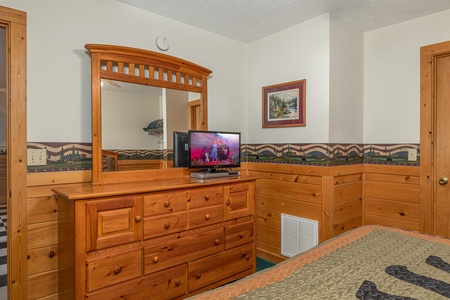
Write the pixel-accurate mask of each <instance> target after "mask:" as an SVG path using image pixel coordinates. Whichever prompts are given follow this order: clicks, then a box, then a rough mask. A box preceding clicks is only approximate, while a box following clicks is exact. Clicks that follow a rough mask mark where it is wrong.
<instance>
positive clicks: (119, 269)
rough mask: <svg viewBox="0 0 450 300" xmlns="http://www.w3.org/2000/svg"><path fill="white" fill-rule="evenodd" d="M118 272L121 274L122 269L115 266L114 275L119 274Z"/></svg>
mask: <svg viewBox="0 0 450 300" xmlns="http://www.w3.org/2000/svg"><path fill="white" fill-rule="evenodd" d="M120 272H122V267H121V266H117V267H115V268H114V274H116V275H117V274H119V273H120Z"/></svg>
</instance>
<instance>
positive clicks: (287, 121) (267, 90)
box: [262, 79, 306, 128]
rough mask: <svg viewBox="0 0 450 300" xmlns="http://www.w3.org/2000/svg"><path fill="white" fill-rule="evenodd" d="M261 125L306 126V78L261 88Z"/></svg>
mask: <svg viewBox="0 0 450 300" xmlns="http://www.w3.org/2000/svg"><path fill="white" fill-rule="evenodd" d="M262 115H263V120H262V127H263V128H276V127H294V126H306V79H302V80H297V81H291V82H286V83H281V84H276V85H270V86H265V87H263V88H262Z"/></svg>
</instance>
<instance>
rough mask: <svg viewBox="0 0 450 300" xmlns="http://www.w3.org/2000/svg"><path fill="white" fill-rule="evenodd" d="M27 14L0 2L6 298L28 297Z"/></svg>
mask: <svg viewBox="0 0 450 300" xmlns="http://www.w3.org/2000/svg"><path fill="white" fill-rule="evenodd" d="M26 21H27V16H26V13H25V12H22V11H18V10H14V9H10V8H7V7H3V6H0V26H2V27H4V28H6V31H7V34H6V44H7V47H8V48H9V49H8V50H9V51H7V78H8V80H7V83H8V86H7V90H8V98H7V123H8V126H7V128H8V133H7V145H8V149H7V189H8V192H7V193H8V197H7V207H8V208H7V211H8V212H7V213H8V230H7V237H8V253H7V260H8V269H7V272H8V299H27V298H28V284H27V276H28V267H27V265H28V261H27V250H28V244H27V243H28V241H27V232H28V231H27V223H28V220H27V122H26V121H27V106H26V96H27V95H26V92H27V88H26V84H27V83H26V80H27V60H26V59H27V45H26V42H27V39H26V37H27V35H26Z"/></svg>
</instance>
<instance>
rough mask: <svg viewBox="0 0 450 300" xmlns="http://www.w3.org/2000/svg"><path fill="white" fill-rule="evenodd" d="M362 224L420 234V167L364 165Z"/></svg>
mask: <svg viewBox="0 0 450 300" xmlns="http://www.w3.org/2000/svg"><path fill="white" fill-rule="evenodd" d="M364 178H365V179H364V224H380V225H386V226H394V227H399V228H403V229H412V230H420V180H419V179H420V177H419V167H398V168H393V167H390V168H386V167H385V166H374V165H367V166H366V172H365V174H364Z"/></svg>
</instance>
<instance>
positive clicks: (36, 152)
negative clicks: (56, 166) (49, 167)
mask: <svg viewBox="0 0 450 300" xmlns="http://www.w3.org/2000/svg"><path fill="white" fill-rule="evenodd" d="M46 164H47V150H45V149H27V165H28V166H45V165H46Z"/></svg>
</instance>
